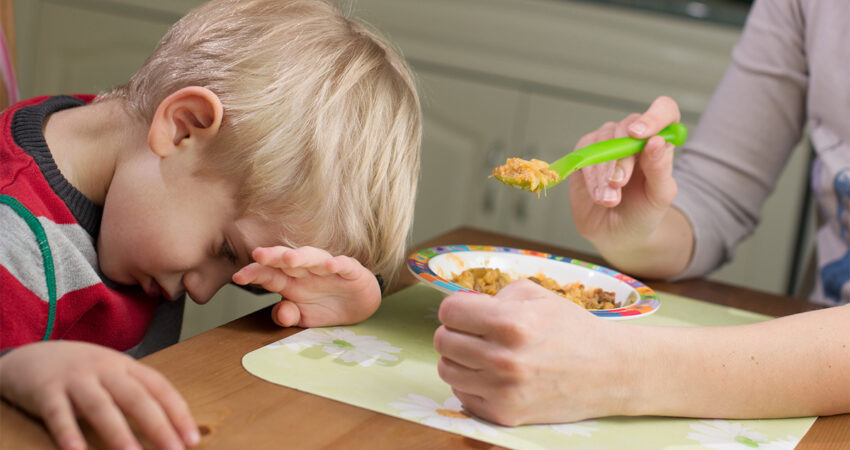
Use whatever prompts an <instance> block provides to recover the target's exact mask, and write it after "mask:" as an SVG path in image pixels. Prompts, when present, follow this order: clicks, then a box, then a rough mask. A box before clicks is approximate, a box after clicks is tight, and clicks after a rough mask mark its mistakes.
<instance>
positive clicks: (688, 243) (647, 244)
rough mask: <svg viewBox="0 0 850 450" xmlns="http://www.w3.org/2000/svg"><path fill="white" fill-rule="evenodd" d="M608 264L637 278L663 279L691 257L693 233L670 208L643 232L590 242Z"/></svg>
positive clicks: (682, 267) (682, 219) (676, 271)
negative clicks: (659, 220) (658, 222)
mask: <svg viewBox="0 0 850 450" xmlns="http://www.w3.org/2000/svg"><path fill="white" fill-rule="evenodd" d="M594 245H595V246H596V248H597V250H599V253H600V254H601V255H602V257H603V258H605V260H606V261H608V262H609V263H610V264H611V265H612V266H614V267H616V268H617V269H619V270H620V271H623V272H625V273H628V274H630V275H633V276H635V277H639V278H655V279H664V278H670V277H673V276H675V275H678V274H679V273H681V272H682V271H683V270H685V267H687V265H688V262H690V259H691V253H692V252H693V248H694V233H693V229H692V228H691V224H690V222H688V219H687V218H685V216H684V215H683V214H682V213H681V212H679V210H678V209H676V208H672V207H671V208H670V209H669V210H668V211H667V213H666V214H665V215H664V216H663V218H662V220H661V222H660V224H659V225H658V226H656V227H654V228H653V229H651V230H647V232H646V233H645V234H641V235H635V236H626V237H624V238H622V239H605V240H602V241H600V242H594Z"/></svg>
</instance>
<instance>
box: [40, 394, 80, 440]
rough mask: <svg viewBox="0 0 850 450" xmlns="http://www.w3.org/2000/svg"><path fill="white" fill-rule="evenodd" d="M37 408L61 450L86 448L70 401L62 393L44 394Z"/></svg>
mask: <svg viewBox="0 0 850 450" xmlns="http://www.w3.org/2000/svg"><path fill="white" fill-rule="evenodd" d="M39 409H40V412H39V415H40V416H41V418H42V419H43V420H44V423H45V425H46V426H47V429H48V430H49V431H50V435H51V436H53V439H55V440H56V443H57V444H58V446H59V448H61V449H62V450H82V449H84V448H86V441H85V438H83V433H82V432H81V431H80V426H79V425H77V419H76V417H75V416H74V409H73V407H72V406H71V401H70V400H69V399H68V397H67V396H65V394H64V393H55V394H45V395H44V396H43V403H42V404H41V405H39Z"/></svg>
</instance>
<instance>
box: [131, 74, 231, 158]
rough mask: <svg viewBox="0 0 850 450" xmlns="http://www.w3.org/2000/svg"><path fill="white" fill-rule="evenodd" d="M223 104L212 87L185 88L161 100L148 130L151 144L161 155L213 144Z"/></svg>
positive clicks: (219, 125) (222, 112)
mask: <svg viewBox="0 0 850 450" xmlns="http://www.w3.org/2000/svg"><path fill="white" fill-rule="evenodd" d="M223 115H224V108H223V107H222V106H221V100H219V98H218V96H217V95H215V94H214V93H213V92H212V91H210V90H209V89H207V88H203V87H199V86H190V87H185V88H182V89H180V90H178V91H176V92H174V93H172V94H171V95H169V96H168V97H166V98H165V100H163V101H161V102H160V103H159V106H158V107H157V108H156V112H155V113H154V115H153V119H152V120H151V126H150V130H149V131H148V145H150V148H151V150H153V152H154V153H156V154H157V155H158V156H160V157H166V156H169V155H171V154H173V153H174V152H175V151H177V150H179V149H185V148H190V147H193V146H201V147H204V146H206V145H208V144H210V143H211V142H212V141H213V140H214V139H215V137H216V136H217V135H218V132H219V130H220V128H221V120H222V116H223Z"/></svg>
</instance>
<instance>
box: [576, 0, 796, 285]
mask: <svg viewBox="0 0 850 450" xmlns="http://www.w3.org/2000/svg"><path fill="white" fill-rule="evenodd" d="M803 23H804V20H803V13H802V12H801V7H800V5H799V1H798V0H775V1H757V2H756V3H755V4H754V6H753V8H752V11H751V13H750V18H749V20H748V23H747V26H746V27H745V29H744V33H743V36H742V39H741V41H740V42H739V44H738V45H737V46H736V47H735V49H734V52H733V55H732V63H731V65H730V67H729V68H728V70H727V72H726V74H725V75H724V78H723V80H722V81H721V83H720V85H719V86H718V88H717V90H716V91H715V94H714V95H713V97H712V100H711V102H710V103H709V106H708V107H707V109H706V110H705V112H704V114H703V116H702V119H701V121H700V123H699V126H698V127H696V129H694V130H692V132H691V136H690V138H689V140H688V142H686V143H685V145H684V146H683V148H682V149H681V150H679V151H677V153H678V154H679V158H678V159H677V161H676V167H675V170H674V172H673V178H670V171H669V167H670V165H672V159H673V155H672V151H671V150H672V147H671V146H666V147H665V146H663V144H662V142H661V141H660V138H655V139H651V140H650V141H649V142H648V143H647V145H646V148H645V150H644V151H643V152H642V153H641V154H640V155H639V157H638V158H637V159H635V158H627V159H624V160H621V161H619V162H618V163H617V164H608V165H599V166H592V167H590V168H585V169H584V170H583V171H582V173H583V175H584V176H583V177H572V178H571V180H570V188H571V196H570V198H571V206H572V208H573V216H574V218H575V220H576V226H577V228H578V230H579V232H580V233H581V234H582V235H583V236H585V237H586V238H587V239H588V240H590V241H591V242H592V243H593V244H594V245H595V246H596V247H597V249H598V250H599V251H600V254H602V256H603V257H605V258H606V260H608V261H609V262H610V263H611V264H612V265H614V266H616V267H617V268H619V269H621V270H623V271H626V272H629V273H631V274H633V275H636V276H640V277H644V278H673V277H679V278H681V277H686V276H698V275H704V274H705V273H708V272H709V271H710V270H712V269H714V268H716V267H717V266H719V265H720V264H722V263H724V262H726V261H728V260H729V259H731V258H732V256H733V250H734V248H735V246H736V245H737V244H738V243H739V242H740V241H741V240H742V239H744V238H745V237H747V236H748V235H749V234H750V233H751V232H752V230H753V229H754V228H755V226H756V225H757V224H758V222H759V219H760V209H761V207H762V205H763V203H764V201H765V199H766V198H767V196H768V195H770V193H771V192H772V191H773V189H774V187H775V184H776V180H777V179H778V176H779V174H780V172H781V171H782V169H783V168H784V167H785V164H786V162H787V160H788V158H789V157H790V154H791V151H792V150H793V148H794V146H795V144H796V143H797V142H798V141H799V139H800V136H801V133H802V129H803V125H804V122H805V100H806V87H807V80H808V77H807V73H808V68H807V61H806V58H805V49H804V42H803V35H804V29H803ZM671 103H672V101H671V100H670V99H666V98H660V99H658V100H657V101H656V102H655V103H653V105H652V106H650V108H649V109H648V110H647V112H645V113H644V114H642V115H640V116H638V115H636V114H635V115H632V116H629V117H627V118H626V119H624V120H623V121H621V122H620V123H609V124H605V125H603V126H602V127H601V128H600V129H598V130H596V131H595V132H593V133H591V134H589V135H587V136H585V137H584V138H582V140H581V141H579V143H578V146H583V145H587V144H589V143H592V142H594V141H598V140H602V139H609V138H612V137H620V136H626V135H630V136H633V137H638V138H646V137H648V136H652V135H654V134H655V133H657V132H658V131H659V130H660V129H661V128H663V127H664V126H666V125H667V124H669V123H671V122H674V121H677V120H679V113H678V107H676V105H675V103H672V105H671ZM639 125H640V126H639ZM674 197H675V200H673V198H674ZM671 202H672V205H673V207H672V208H670V204H671Z"/></svg>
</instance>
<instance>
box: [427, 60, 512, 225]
mask: <svg viewBox="0 0 850 450" xmlns="http://www.w3.org/2000/svg"><path fill="white" fill-rule="evenodd" d="M419 87H420V96H421V99H422V109H423V142H422V168H421V174H420V182H419V191H418V196H417V200H416V213H415V214H416V215H415V219H414V225H413V237H412V239H413V242H421V241H422V240H425V239H427V238H430V237H432V236H434V235H437V234H439V233H441V232H443V231H447V230H449V229H452V228H455V227H457V226H460V225H462V224H470V225H476V226H481V227H485V228H490V229H498V228H499V225H500V224H501V223H502V222H503V221H504V216H503V214H501V212H500V211H499V208H500V204H501V201H500V196H501V195H502V194H503V193H504V189H503V188H502V187H501V186H498V185H497V184H498V183H497V182H496V181H495V180H491V179H488V176H489V175H490V173H491V171H492V169H493V167H494V165H493V164H494V163H495V164H501V163H503V162H504V158H505V157H506V156H505V155H506V153H505V152H506V151H507V149H508V148H512V147H514V146H515V143H514V140H513V139H514V138H513V136H514V135H515V132H514V129H515V124H516V120H517V116H516V112H517V105H518V102H519V99H520V93H519V92H518V91H515V90H510V89H504V88H500V87H497V86H489V85H486V84H481V83H473V82H469V81H465V80H460V79H454V78H452V77H449V76H445V75H440V74H434V73H428V72H420V73H419Z"/></svg>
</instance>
